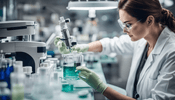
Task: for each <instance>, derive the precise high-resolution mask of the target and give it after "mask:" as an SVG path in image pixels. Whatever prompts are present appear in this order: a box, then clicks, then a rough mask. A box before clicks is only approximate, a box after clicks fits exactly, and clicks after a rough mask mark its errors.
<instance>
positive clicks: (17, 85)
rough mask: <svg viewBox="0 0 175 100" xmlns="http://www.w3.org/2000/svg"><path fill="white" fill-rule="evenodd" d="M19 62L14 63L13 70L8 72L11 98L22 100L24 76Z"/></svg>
mask: <svg viewBox="0 0 175 100" xmlns="http://www.w3.org/2000/svg"><path fill="white" fill-rule="evenodd" d="M21 68H22V66H21V64H15V66H14V72H13V73H11V74H10V79H11V87H12V100H24V78H25V75H24V74H23V72H22V70H21Z"/></svg>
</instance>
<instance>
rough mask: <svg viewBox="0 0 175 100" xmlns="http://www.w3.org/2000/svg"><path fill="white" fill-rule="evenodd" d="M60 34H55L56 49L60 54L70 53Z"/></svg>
mask: <svg viewBox="0 0 175 100" xmlns="http://www.w3.org/2000/svg"><path fill="white" fill-rule="evenodd" d="M61 38H62V37H61V36H57V37H56V38H55V40H54V44H55V46H57V47H58V51H59V52H60V53H61V54H68V53H70V51H69V49H67V47H66V44H65V43H64V42H63V41H62V40H61Z"/></svg>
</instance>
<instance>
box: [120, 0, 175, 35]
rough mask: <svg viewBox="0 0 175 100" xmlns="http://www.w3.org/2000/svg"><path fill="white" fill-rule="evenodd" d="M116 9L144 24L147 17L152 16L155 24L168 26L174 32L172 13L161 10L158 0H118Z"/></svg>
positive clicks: (174, 22)
mask: <svg viewBox="0 0 175 100" xmlns="http://www.w3.org/2000/svg"><path fill="white" fill-rule="evenodd" d="M118 9H119V10H120V9H123V10H125V11H126V12H127V13H128V14H130V15H131V16H133V17H135V18H137V20H141V21H140V22H142V23H143V22H145V21H146V19H147V17H148V16H149V15H152V16H154V18H155V22H157V23H161V24H162V25H166V26H168V28H169V29H170V30H171V31H173V32H175V18H174V16H173V13H172V12H171V11H169V10H167V9H165V8H162V7H161V5H160V2H159V0H120V2H119V4H118Z"/></svg>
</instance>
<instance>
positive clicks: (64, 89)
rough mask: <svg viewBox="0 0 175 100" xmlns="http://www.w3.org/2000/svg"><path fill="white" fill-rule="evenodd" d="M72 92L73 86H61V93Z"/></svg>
mask: <svg viewBox="0 0 175 100" xmlns="http://www.w3.org/2000/svg"><path fill="white" fill-rule="evenodd" d="M73 90H74V86H73V84H63V85H62V91H64V92H71V91H73Z"/></svg>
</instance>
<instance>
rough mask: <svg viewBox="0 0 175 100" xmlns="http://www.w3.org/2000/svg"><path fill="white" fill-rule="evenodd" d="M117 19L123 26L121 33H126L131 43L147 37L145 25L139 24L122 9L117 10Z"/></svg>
mask: <svg viewBox="0 0 175 100" xmlns="http://www.w3.org/2000/svg"><path fill="white" fill-rule="evenodd" d="M119 17H120V21H121V22H122V23H123V25H124V26H125V27H124V28H123V32H124V33H127V34H128V35H129V36H130V38H131V40H132V41H137V40H139V39H141V38H144V37H145V36H146V35H147V31H146V28H145V23H141V22H140V21H139V20H137V19H136V18H135V17H132V16H131V15H129V14H128V13H127V12H126V11H124V10H122V9H120V10H119Z"/></svg>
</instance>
